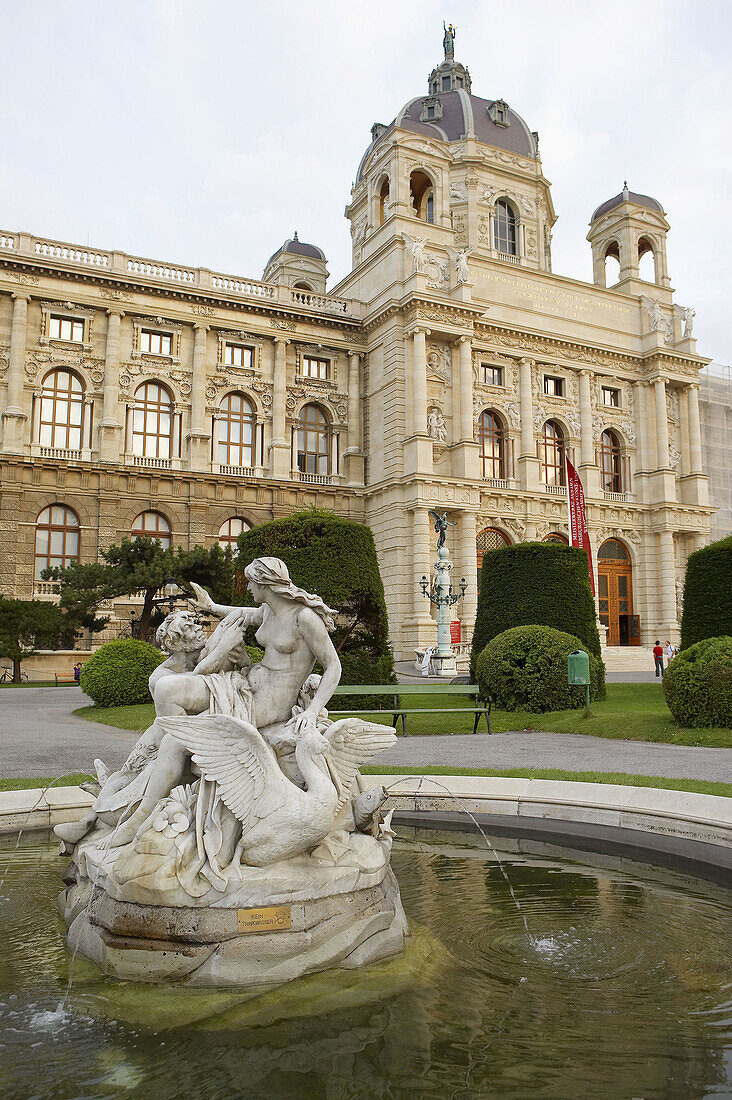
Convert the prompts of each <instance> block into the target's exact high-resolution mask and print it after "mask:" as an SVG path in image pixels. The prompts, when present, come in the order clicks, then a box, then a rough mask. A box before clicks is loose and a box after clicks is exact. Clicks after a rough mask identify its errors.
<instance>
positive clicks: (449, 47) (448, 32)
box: [442, 20, 457, 61]
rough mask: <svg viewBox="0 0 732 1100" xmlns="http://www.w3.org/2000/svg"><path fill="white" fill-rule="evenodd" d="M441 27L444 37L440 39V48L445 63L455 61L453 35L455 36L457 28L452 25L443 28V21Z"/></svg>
mask: <svg viewBox="0 0 732 1100" xmlns="http://www.w3.org/2000/svg"><path fill="white" fill-rule="evenodd" d="M442 27H443V29H444V31H445V35H444V37H443V39H442V48H443V49H444V51H445V61H454V60H455V35H456V34H457V27H453V25H452V23H449V24H448V25H447V26H445V21H444V20H443V21H442Z"/></svg>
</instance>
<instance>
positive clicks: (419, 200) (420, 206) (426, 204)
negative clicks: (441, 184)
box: [409, 171, 435, 222]
mask: <svg viewBox="0 0 732 1100" xmlns="http://www.w3.org/2000/svg"><path fill="white" fill-rule="evenodd" d="M409 193H410V195H411V196H412V207H413V208H414V212H415V214H416V215H417V217H418V218H421V219H422V221H423V222H434V220H435V193H434V189H433V186H432V180H431V179H430V178H429V176H428V175H427V174H426V173H425V172H420V171H415V172H412V174H411V176H410V177H409Z"/></svg>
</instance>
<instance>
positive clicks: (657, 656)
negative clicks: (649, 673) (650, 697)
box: [653, 638, 663, 676]
mask: <svg viewBox="0 0 732 1100" xmlns="http://www.w3.org/2000/svg"><path fill="white" fill-rule="evenodd" d="M653 659H654V661H655V662H656V676H663V646H662V645H661V642H660V639H659V638H656V644H655V645H654V647H653Z"/></svg>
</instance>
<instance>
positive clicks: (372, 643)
mask: <svg viewBox="0 0 732 1100" xmlns="http://www.w3.org/2000/svg"><path fill="white" fill-rule="evenodd" d="M238 543H239V558H238V561H237V568H238V569H239V570H243V569H244V568H245V567H246V566H247V565H248V564H249V563H250V562H251V561H253V560H254V559H255V558H261V557H268V556H271V557H275V558H281V559H282V561H283V562H284V563H285V565H286V566H287V568H288V570H289V573H290V576H291V578H292V580H293V581H294V583H295V584H296V585H298V587H300V588H304V589H305V590H306V591H307V592H315V593H317V594H318V596H320V598H321V599H323V600H325V602H326V603H327V604H328V606H329V607H333V608H335V610H336V611H337V612H338V615H337V618H336V629H335V632H334V633H333V635H332V637H333V644H334V645H335V647H336V649H337V650H338V656H339V657H340V660H341V664H342V666H343V673H342V676H341V683H342V684H392V683H396V677H395V675H394V657H393V654H392V651H391V646H390V645H389V621H388V618H387V614H386V602H385V600H384V586H383V584H382V582H381V574H380V573H379V565H378V561H377V559H376V547H375V546H374V537H373V535H372V534H371V531H370V529H369V528H368V527H366V526H365V525H364V524H362V523H354V522H353V521H352V520H348V519H343V518H342V517H341V516H336V515H335V514H334V513H332V512H327V511H325V510H318V509H314V508H313V509H309V510H308V511H304V512H295V513H294V514H293V515H291V516H286V517H285V518H284V519H278V520H274V521H273V522H271V523H262V524H259V525H258V526H257V527H253V528H252V530H251V531H245V532H244V534H242V535H240V536H239V540H238ZM355 698H356V697H353V696H350V697H346V696H344V697H341V696H338V709H339V710H340V709H344V708H350V707H351V706H352V705H356V706H357V707H358V709H366V708H367V707H368V706H371V705H374V704H373V703H372V702H371V701H370V697H369V699H365V698H364V697H360V701H359V702H358V703H355V702H354V700H355Z"/></svg>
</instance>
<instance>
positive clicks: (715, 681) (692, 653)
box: [663, 635, 732, 729]
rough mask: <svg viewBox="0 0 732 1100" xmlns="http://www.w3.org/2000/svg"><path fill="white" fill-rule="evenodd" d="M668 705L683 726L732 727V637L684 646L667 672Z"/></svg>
mask: <svg viewBox="0 0 732 1100" xmlns="http://www.w3.org/2000/svg"><path fill="white" fill-rule="evenodd" d="M663 692H664V695H665V696H666V702H667V703H668V708H669V710H670V711H671V713H672V714H673V716H674V718H675V719H676V721H677V722H678V723H679V725H680V726H686V727H689V726H691V727H695V726H697V727H701V728H704V727H707V726H722V727H723V728H725V729H731V728H732V637H730V636H729V635H725V636H724V637H720V638H705V639H704V640H703V641H701V642H696V643H695V645H692V646H689V648H688V649H682V650H681V652H680V653H678V654H677V655H676V656H675V657H674V659H673V660H672V661H671V662H670V663H669V666H668V668H667V669H666V671H665V673H664V676H663Z"/></svg>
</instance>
